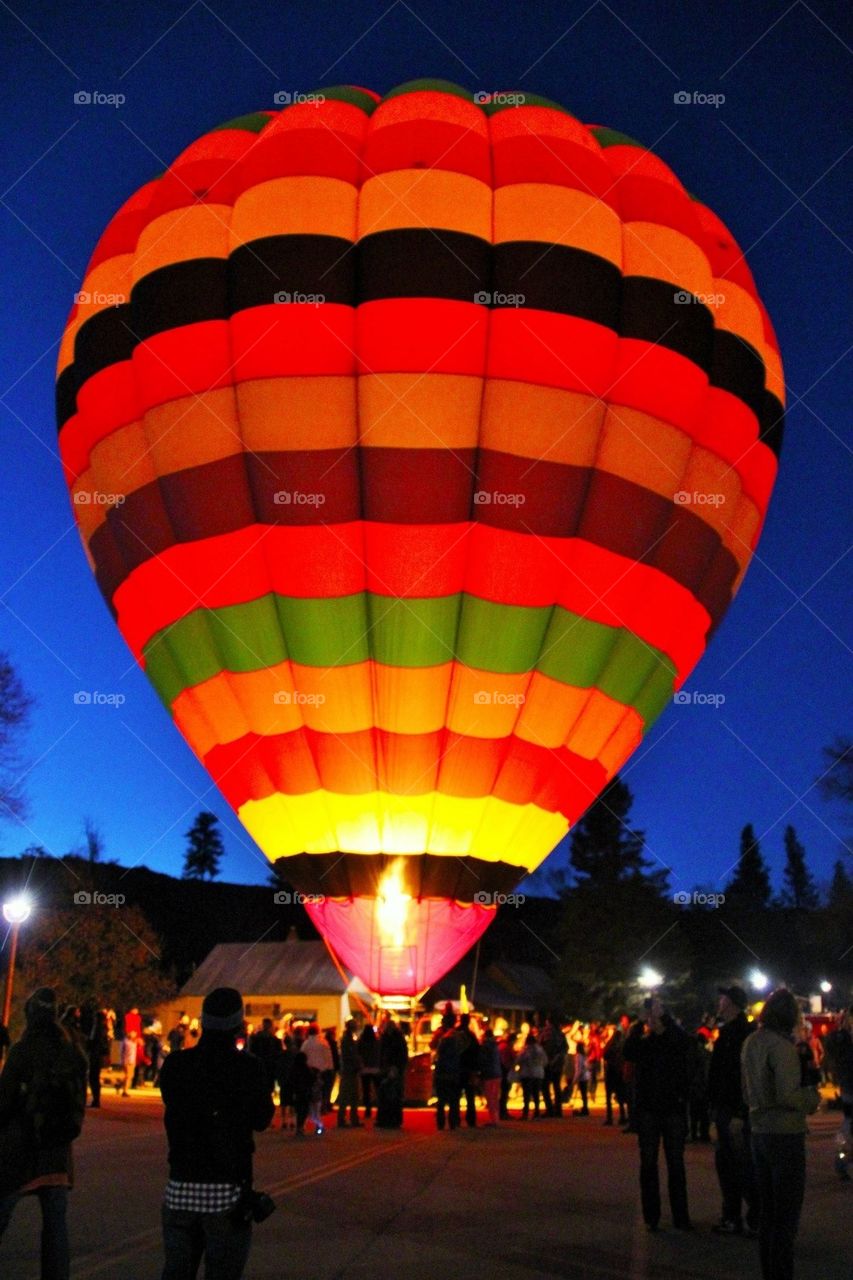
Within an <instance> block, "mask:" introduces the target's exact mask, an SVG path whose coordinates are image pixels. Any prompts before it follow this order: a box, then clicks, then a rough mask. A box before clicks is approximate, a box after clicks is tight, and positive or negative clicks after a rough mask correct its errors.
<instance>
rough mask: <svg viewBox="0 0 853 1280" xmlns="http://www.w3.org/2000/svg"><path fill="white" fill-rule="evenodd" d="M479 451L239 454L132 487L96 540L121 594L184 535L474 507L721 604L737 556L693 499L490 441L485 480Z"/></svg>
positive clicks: (457, 518)
mask: <svg viewBox="0 0 853 1280" xmlns="http://www.w3.org/2000/svg"><path fill="white" fill-rule="evenodd" d="M473 464H474V454H473V451H470V450H463V451H459V452H458V453H453V452H450V451H447V450H439V449H365V450H362V451H360V453H359V451H357V450H355V449H350V450H346V449H339V450H337V449H330V450H318V451H316V452H310V451H306V452H294V453H261V454H236V455H232V456H231V457H228V458H224V459H221V460H220V461H217V462H211V463H206V464H204V465H203V466H199V467H191V468H189V469H188V470H185V471H178V472H175V473H173V474H171V475H167V476H163V477H162V478H161V479H160V480H158V481H157V482H155V483H152V484H150V485H145V486H143V487H142V488H141V489H137V490H136V491H135V492H134V493H131V494H129V495H128V497H127V499H126V501H125V502H124V503H123V504H122V505H120V506H117V507H114V508H112V509H111V510H110V512H109V513H108V515H107V519H106V522H105V523H104V524H103V525H102V526H101V527H100V528H99V529H98V530H97V532H96V533H95V534H94V535H93V537H92V540H91V543H90V551H91V553H92V555H93V557H94V559H95V563H96V566H97V570H98V580H99V582H100V583H101V586H102V590H104V591H105V593H106V594H107V598H108V599H111V598H112V595H113V593H114V592H115V590H116V589H117V588H118V587H119V586H120V585H121V583H122V582H123V581H124V579H125V578H126V577H127V576H128V574H129V573H130V572H131V571H132V570H133V569H134V568H136V567H137V566H138V565H140V564H142V563H144V561H146V560H147V559H149V558H150V557H152V556H156V555H159V554H161V553H162V552H164V551H166V550H167V549H168V548H169V547H171V546H172V545H173V544H175V543H176V542H191V541H195V540H196V539H201V538H212V537H216V536H218V535H221V534H227V533H233V532H235V531H236V530H238V529H241V528H243V527H245V526H246V525H250V524H254V523H261V524H269V525H300V526H305V525H308V526H311V525H315V526H319V525H323V524H339V523H347V522H349V521H355V520H358V519H367V520H371V521H376V522H379V523H389V524H448V523H456V522H460V523H461V522H464V521H467V520H469V519H472V518H475V519H477V520H478V521H479V522H480V523H482V524H487V525H492V526H494V527H497V528H501V529H508V530H512V531H513V532H516V533H522V534H528V535H538V536H539V537H548V538H551V537H572V536H578V537H582V538H585V539H587V540H588V541H590V542H593V543H595V544H596V545H597V546H600V547H603V548H605V549H606V550H608V551H613V552H616V553H617V554H619V555H623V556H626V557H627V558H628V559H630V560H638V561H642V562H644V563H646V564H650V565H653V566H655V567H656V568H659V569H661V571H662V572H664V573H666V574H668V575H669V576H670V577H671V578H673V579H674V580H675V581H676V582H679V583H680V584H681V585H682V586H684V587H686V588H687V589H688V590H689V591H691V592H692V593H693V594H694V596H695V597H696V598H697V599H698V600H699V601H700V603H702V604H703V605H705V607H706V608H707V609H708V611H709V613H710V614H711V616H712V617H713V618H715V619H716V618H718V617H719V616H720V615H721V613H722V612H724V611H725V608H726V607H727V605H728V603H729V601H730V599H731V592H732V586H733V583H734V581H735V578H736V577H737V574H738V572H739V566H738V563H737V561H736V559H735V557H734V556H733V555H732V554H731V552H730V551H728V550H727V549H726V548H725V547H724V546H723V544H722V541H721V538H720V535H719V533H718V532H717V531H716V530H715V529H713V528H712V527H711V526H710V525H708V524H706V522H705V521H704V520H703V519H702V518H701V516H700V515H698V514H696V513H694V512H693V511H692V510H690V509H688V508H686V507H681V506H676V505H675V504H674V503H672V502H671V501H670V500H669V499H668V498H664V497H662V496H660V495H659V494H656V493H653V492H651V491H650V490H648V489H644V488H643V487H642V486H640V485H637V484H634V483H633V482H631V481H629V480H624V479H622V478H621V477H619V476H615V475H613V474H611V473H610V472H605V471H599V470H597V469H595V468H587V467H576V466H572V465H569V464H566V463H559V462H541V461H531V460H530V459H529V458H519V457H517V456H516V455H514V454H506V453H498V452H495V451H493V450H489V449H484V450H482V451H481V452H480V455H479V478H478V479H477V480H476V481H475V480H474V477H473V476H472V474H471V469H473ZM359 467H360V468H361V472H362V474H361V476H360V475H359ZM360 485H361V488H362V489H363V491H364V493H365V499H364V502H363V504H362V502H361V500H360ZM484 499H487V500H484ZM711 566H713V575H712V576H710V577H709V576H708V573H709V569H710V568H711Z"/></svg>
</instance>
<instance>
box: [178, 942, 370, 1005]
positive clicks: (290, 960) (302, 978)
mask: <svg viewBox="0 0 853 1280" xmlns="http://www.w3.org/2000/svg"><path fill="white" fill-rule="evenodd" d="M356 985H359V986H360V984H356ZM214 987H236V988H237V989H238V991H240V992H242V993H243V994H244V995H247V996H280V995H297V994H298V995H306V996H341V995H343V994H344V992H346V991H349V990H351V989H352V987H353V982H352V980H348V981H347V980H345V979H344V978H342V977H341V975H340V973H339V972H338V970H337V968H336V967H335V965H334V964H333V962H332V959H331V957H330V955H329V953H328V951H327V950H326V946H325V943H323V942H317V941H311V942H303V941H301V940H300V939H299V938H288V939H287V941H286V942H256V943H251V942H220V943H219V945H218V946H215V947H214V948H213V950H212V951H211V952H210V953H209V955H207V956H206V957H205V959H204V960H202V962H201V964H200V965H199V966H198V968H197V969H196V970H195V972H194V973H193V974H192V976H191V977H190V978H189V979H188V981H187V982H185V983H184V985H183V987H182V988H181V995H184V996H204V995H207V993H208V991H212V990H213V989H214Z"/></svg>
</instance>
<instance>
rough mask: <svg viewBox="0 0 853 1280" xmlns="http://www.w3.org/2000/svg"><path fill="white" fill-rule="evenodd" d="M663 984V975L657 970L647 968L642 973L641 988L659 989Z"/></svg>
mask: <svg viewBox="0 0 853 1280" xmlns="http://www.w3.org/2000/svg"><path fill="white" fill-rule="evenodd" d="M662 982H663V974H662V973H658V971H657V969H651V968H646V969H642V970H641V971H640V986H641V987H647V988H652V987H659V986H660V985H661V983H662Z"/></svg>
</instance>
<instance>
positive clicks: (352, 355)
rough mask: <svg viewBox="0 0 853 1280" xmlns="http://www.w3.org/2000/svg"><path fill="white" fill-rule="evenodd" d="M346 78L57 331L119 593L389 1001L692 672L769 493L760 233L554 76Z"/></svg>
mask: <svg viewBox="0 0 853 1280" xmlns="http://www.w3.org/2000/svg"><path fill="white" fill-rule="evenodd" d="M481 99H482V95H477V97H476V100H475V99H474V98H473V97H472V95H471V94H470V93H468V92H467V91H465V90H463V89H461V88H459V87H458V86H455V85H449V84H446V83H443V82H435V81H419V82H416V83H414V84H410V85H403V86H401V87H400V88H398V89H395V90H393V91H392V92H391V93H389V94H387V95H386V96H385V97H384V98H383V99H381V100H380V99H379V98H378V97H377V96H376V95H375V94H373V93H371V92H369V91H367V90H364V89H359V88H354V87H343V88H337V89H331V90H324V91H323V93H322V94H320V95H316V96H314V97H311V96H310V95H309V96H308V98H307V99H306V100H301V101H299V102H295V103H292V104H291V105H287V106H285V107H284V108H283V109H282V110H280V111H262V112H259V113H257V114H254V115H250V116H246V117H243V118H242V119H239V120H235V121H231V122H229V123H228V124H226V125H223V126H222V127H221V128H219V129H217V130H214V131H213V132H212V133H209V134H207V135H205V136H204V137H202V138H200V139H199V140H198V141H196V142H194V143H193V144H192V145H191V146H189V147H188V148H187V149H186V150H185V151H184V152H183V153H182V154H181V155H180V156H179V157H178V158H177V160H176V161H175V162H174V164H173V165H171V166H170V168H169V169H168V170H167V171H166V172H165V173H164V174H162V175H161V176H160V177H158V178H156V179H155V180H153V181H152V182H149V183H147V184H146V185H145V186H143V187H142V188H141V189H140V190H139V191H138V192H137V193H136V194H135V195H134V196H133V197H132V198H131V199H130V200H128V201H127V203H126V204H125V205H124V206H123V207H122V208H121V209H120V210H119V211H118V213H117V214H116V215H115V217H114V218H113V219H112V221H111V222H110V224H109V226H108V227H107V229H106V231H105V232H104V234H103V236H102V238H101V240H100V242H99V244H98V246H97V249H96V251H95V254H94V256H93V258H92V261H91V263H90V265H89V268H88V271H87V273H86V276H85V279H84V281H83V288H82V291H81V293H80V294H79V295H78V296H77V301H76V303H75V306H74V308H73V310H72V312H71V315H70V317H69V321H68V325H67V328H66V331H65V335H64V339H63V342H62V347H61V353H60V360H59V370H58V384H57V403H58V413H59V422H60V448H61V453H62V458H63V463H64V466H65V471H66V476H67V479H68V484H69V487H70V490H71V493H72V497H73V501H74V509H75V513H76V515H77V519H78V522H79V525H80V530H81V533H82V536H83V540H84V543H85V546H86V549H87V554H88V556H89V559H90V562H91V564H92V567H93V570H94V572H95V574H96V576H97V579H98V582H99V584H100V587H101V590H102V591H103V593H104V596H105V598H106V600H107V602H108V604H109V606H110V608H111V610H112V612H113V614H114V616H115V618H116V621H117V623H118V625H119V627H120V628H121V631H122V633H123V635H124V636H125V638H126V640H127V642H128V644H129V646H130V648H131V649H132V651H133V653H134V654H135V655H136V657H137V658H138V660H139V662H140V663H141V664H142V665H143V667H144V668H145V670H146V672H147V674H148V676H149V678H150V679H151V680H152V682H153V684H154V685H155V687H156V689H157V690H158V692H159V694H160V696H161V698H162V700H163V702H164V703H165V705H166V707H167V708H168V709H169V711H170V713H171V715H172V717H173V719H174V721H175V723H176V725H177V726H178V728H179V729H180V731H181V732H182V733H183V735H184V736H185V738H186V739H187V741H188V742H189V744H190V746H191V747H192V748H193V750H194V751H195V752H196V754H197V755H198V757H199V758H200V759H201V760H202V761H203V763H204V764H205V765H206V767H207V769H208V770H209V772H210V774H211V777H212V778H213V779H214V781H215V782H216V783H217V785H218V786H219V787H220V789H221V791H222V792H223V794H224V795H225V796H226V797H227V799H228V800H229V801H230V803H231V804H232V805H233V806H234V808H235V810H236V811H237V813H238V814H239V816H240V818H241V820H242V821H243V823H244V824H245V826H246V828H247V830H248V831H249V832H250V834H251V835H252V836H253V837H254V839H255V840H256V841H257V843H258V844H259V845H260V847H261V848H262V849H263V850H264V852H265V853H266V854H267V856H268V857H269V858H270V859H271V860H272V861H273V862H279V860H281V861H280V862H279V866H280V868H281V870H282V871H283V873H284V875H285V876H286V878H287V879H288V880H289V881H290V882H291V883H292V884H293V885H294V886H296V888H297V890H298V891H299V893H300V894H301V895H302V896H303V897H304V898H305V900H306V906H307V909H308V911H309V912H310V914H311V915H312V917H313V919H314V920H315V922H316V923H317V924H318V926H319V927H320V929H321V931H322V932H323V934H324V936H326V937H327V939H329V940H330V942H331V943H332V945H333V946H334V948H335V950H336V951H337V952H338V953H339V955H340V956H341V958H342V959H343V960H344V961H345V962H346V963H347V964H348V965H349V966H350V967H351V968H352V969H353V970H354V971H355V972H357V973H358V974H359V975H360V976H361V977H362V978H363V979H364V980H365V981H366V982H367V983H368V984H369V985H370V986H371V987H372V988H373V989H374V990H377V991H379V992H384V993H393V994H417V993H419V992H421V991H423V990H424V989H425V987H426V986H428V985H429V984H430V983H431V982H433V981H435V980H436V979H437V978H438V977H440V976H441V974H442V973H443V972H445V971H446V970H447V969H448V968H449V967H450V966H451V965H452V964H453V963H454V962H455V961H456V960H457V959H458V958H459V956H460V955H461V954H463V953H464V951H465V950H467V948H468V947H469V946H470V945H471V944H472V942H473V941H474V940H475V939H476V938H477V937H478V936H479V935H480V934H481V933H482V931H483V929H484V928H485V927H486V926H487V925H488V923H489V922H490V921H491V920H492V919H493V917H494V913H495V910H496V906H497V904H498V903H499V902H500V900H501V897H502V895H506V894H507V893H510V892H511V891H512V889H513V888H514V886H515V885H516V884H517V883H518V882H519V880H520V879H521V878H522V877H523V876H524V875H525V874H527V873H528V872H530V871H532V870H533V869H534V868H535V867H536V866H537V865H538V864H539V863H540V862H541V861H542V859H543V858H544V857H546V855H547V854H548V853H549V851H550V850H551V849H552V848H553V847H554V845H555V844H557V843H558V841H559V840H560V839H561V837H562V836H563V835H564V834H565V833H566V831H567V829H568V827H569V825H570V824H571V823H572V822H573V821H575V820H576V819H577V818H578V817H579V816H580V814H581V813H582V812H583V811H584V810H585V809H586V808H587V806H588V805H589V804H590V803H591V801H592V800H593V799H594V798H595V796H596V795H598V793H599V792H600V791H601V789H602V788H603V787H604V785H605V784H606V783H607V781H608V780H609V779H610V778H611V777H612V776H613V775H614V773H615V772H616V771H617V770H618V769H619V768H620V766H621V765H622V764H623V763H624V761H625V760H626V759H627V757H628V756H629V755H630V753H631V752H632V751H633V750H634V748H635V747H636V746H637V745H638V744H639V743H640V742H641V741H642V738H643V735H644V733H645V732H646V731H647V730H648V728H649V726H650V725H651V724H652V723H653V721H654V720H655V718H656V717H657V715H658V714H659V713H660V712H661V710H662V709H663V707H664V706H665V705H666V704H667V703H668V702H669V701H670V700H671V699H672V698H673V695H674V693H675V692H676V691H677V690H679V689H680V687H681V685H682V684H683V682H684V680H685V678H686V677H687V675H688V674H689V672H690V671H691V669H692V668H693V666H694V665H695V663H696V662H697V661H698V659H699V658H700V657H701V655H702V653H703V651H704V649H705V646H706V643H707V641H708V637H709V635H710V633H711V631H712V630H713V628H714V627H715V626H716V625H717V624H718V622H719V621H720V619H721V618H722V616H723V614H724V613H725V611H726V609H727V608H728V605H729V604H730V602H731V600H732V597H733V595H734V593H735V591H736V589H737V587H738V585H739V583H740V580H741V578H742V576H743V573H744V571H745V569H746V567H747V565H748V563H749V560H750V557H751V555H752V552H753V550H754V547H755V544H756V542H757V539H758V536H759V533H760V530H761V525H762V521H763V518H764V514H765V511H766V507H767V503H768V500H769V496H770V492H771V489H772V486H773V482H774V479H775V475H776V466H777V455H778V450H779V444H780V440H781V418H782V401H783V383H782V371H781V365H780V360H779V353H778V349H777V344H776V340H775V337H774V334H773V330H772V327H771V325H770V322H769V320H768V318H767V316H766V313H765V311H764V308H763V306H762V304H761V301H760V299H759V297H758V294H757V292H756V288H755V285H754V282H753V280H752V277H751V275H750V272H749V270H748V268H747V266H746V263H745V261H744V259H743V256H742V255H741V252H740V250H739V249H738V246H737V245H736V243H735V241H734V240H733V238H732V237H731V235H730V233H729V232H728V231H727V229H726V228H725V226H724V225H723V224H722V222H720V220H719V219H718V218H717V217H716V216H715V215H714V214H713V213H712V212H711V211H710V210H709V209H708V208H706V207H705V206H704V205H703V204H701V203H699V202H698V201H697V200H695V199H693V198H692V197H691V196H690V195H689V194H688V193H687V192H686V191H685V189H684V187H683V186H682V185H681V183H680V182H679V180H678V179H677V178H676V176H675V175H674V174H673V173H672V172H671V170H670V169H669V168H668V167H667V166H666V164H665V163H664V162H663V161H662V160H661V159H660V158H658V157H656V156H654V155H653V154H651V153H650V152H648V151H646V150H645V149H644V148H643V147H641V146H640V145H639V144H638V143H636V142H634V141H632V140H631V139H630V138H628V137H625V136H624V135H622V134H617V133H614V132H612V131H610V130H607V129H603V128H600V127H597V126H586V125H583V124H581V123H580V122H579V121H578V120H576V119H575V118H574V117H573V116H571V115H570V114H569V113H568V112H567V111H566V110H565V109H564V108H562V107H561V106H559V105H557V104H554V103H551V102H548V101H546V100H544V99H539V98H535V97H532V96H531V95H528V94H504V95H495V97H494V98H493V99H488V100H481Z"/></svg>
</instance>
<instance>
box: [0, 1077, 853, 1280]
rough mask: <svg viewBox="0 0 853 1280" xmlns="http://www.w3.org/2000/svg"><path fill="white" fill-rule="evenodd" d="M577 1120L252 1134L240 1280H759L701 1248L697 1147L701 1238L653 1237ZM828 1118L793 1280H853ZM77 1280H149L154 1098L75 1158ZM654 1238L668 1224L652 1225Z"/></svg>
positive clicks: (32, 1237)
mask: <svg viewBox="0 0 853 1280" xmlns="http://www.w3.org/2000/svg"><path fill="white" fill-rule="evenodd" d="M601 1120H602V1116H601V1114H600V1112H594V1113H593V1115H592V1116H591V1117H589V1118H588V1119H584V1118H581V1117H572V1118H570V1119H565V1120H562V1121H560V1120H539V1121H535V1122H534V1121H529V1122H527V1123H526V1124H524V1123H522V1122H521V1121H519V1120H513V1121H510V1122H509V1123H508V1124H505V1125H504V1126H502V1127H501V1128H500V1129H497V1130H494V1129H485V1128H478V1129H476V1130H467V1129H464V1128H463V1129H461V1130H458V1131H457V1132H455V1133H450V1132H444V1133H436V1132H435V1129H434V1123H433V1119H432V1115H431V1113H423V1112H421V1113H417V1112H407V1113H406V1128H405V1129H404V1131H403V1132H388V1131H382V1130H376V1131H372V1130H370V1129H366V1130H365V1129H363V1130H344V1131H338V1130H335V1129H329V1130H327V1131H326V1133H325V1134H324V1135H323V1136H322V1137H320V1138H316V1137H309V1138H305V1139H303V1140H302V1141H298V1140H297V1139H295V1138H294V1137H293V1135H292V1134H283V1133H281V1132H280V1131H278V1130H273V1131H272V1132H269V1133H265V1134H261V1135H260V1136H259V1140H258V1155H257V1158H256V1179H255V1182H256V1186H258V1187H259V1188H262V1189H264V1190H267V1191H269V1192H270V1193H272V1194H273V1196H274V1198H275V1199H276V1201H277V1202H278V1205H279V1208H278V1211H277V1212H276V1213H275V1214H274V1215H273V1216H272V1217H271V1218H269V1219H268V1220H267V1221H266V1222H265V1223H263V1224H261V1225H260V1226H258V1227H256V1228H255V1237H254V1243H253V1248H252V1256H251V1259H250V1262H249V1266H248V1268H247V1271H246V1278H247V1280H284V1278H285V1277H287V1278H288V1280H290V1278H292V1280H344V1278H346V1280H398V1278H399V1280H435V1278H436V1276H442V1277H448V1278H449V1280H456V1278H457V1277H464V1278H465V1280H481V1278H482V1280H534V1277H550V1276H553V1277H561V1278H562V1280H675V1278H676V1277H679V1278H680V1277H690V1278H693V1277H695V1278H696V1280H711V1278H712V1277H713V1280H720V1276H721V1275H722V1276H727V1277H732V1278H733V1280H752V1278H753V1277H754V1278H755V1280H758V1277H759V1274H760V1272H759V1268H758V1257H757V1245H756V1242H755V1241H752V1240H746V1239H737V1238H723V1239H720V1238H718V1237H716V1236H714V1235H712V1234H711V1232H710V1226H711V1223H712V1222H713V1221H715V1219H716V1218H717V1216H718V1214H719V1195H718V1191H717V1185H716V1179H715V1176H714V1168H713V1152H712V1149H711V1148H710V1147H709V1146H705V1145H701V1144H700V1145H691V1146H689V1147H688V1149H687V1166H688V1183H689V1190H690V1208H691V1214H692V1216H693V1219H694V1221H695V1223H696V1224H697V1230H696V1231H695V1232H694V1233H692V1234H691V1235H685V1234H683V1233H681V1232H676V1231H673V1230H663V1231H661V1232H660V1233H659V1234H658V1235H656V1236H649V1235H647V1233H646V1232H645V1230H644V1229H643V1224H642V1220H641V1218H640V1214H639V1207H638V1187H637V1149H636V1140H635V1139H634V1138H632V1137H630V1136H628V1135H624V1134H622V1133H621V1131H620V1130H619V1129H618V1128H613V1129H607V1128H604V1127H603V1126H602V1124H601ZM838 1121H839V1118H838V1114H837V1113H828V1114H827V1113H821V1114H819V1115H818V1116H817V1117H815V1118H814V1119H813V1120H812V1121H811V1126H812V1132H811V1135H810V1137H809V1140H808V1153H809V1155H808V1159H809V1171H808V1187H807V1192H806V1204H805V1210H804V1213H803V1222H802V1226H801V1231H800V1239H799V1256H800V1258H801V1264H800V1274H801V1275H802V1276H803V1278H804V1280H806V1278H807V1280H853V1245H851V1236H850V1232H849V1226H850V1221H851V1216H850V1215H851V1205H853V1184H847V1185H843V1184H842V1183H840V1182H839V1181H838V1180H837V1178H836V1177H835V1175H834V1173H833V1170H832V1157H833V1152H834V1145H833V1139H834V1134H835V1131H836V1130H837V1127H838ZM75 1151H76V1161H77V1185H76V1188H75V1190H74V1192H73V1194H72V1197H71V1209H70V1222H71V1235H72V1247H73V1251H74V1262H73V1264H72V1277H73V1280H157V1278H158V1277H159V1275H160V1267H161V1265H162V1255H161V1249H160V1236H159V1227H158V1223H159V1205H160V1200H161V1198H162V1193H163V1185H164V1179H165V1162H164V1155H165V1142H164V1136H163V1130H162V1123H161V1109H160V1105H159V1101H158V1099H157V1098H156V1097H155V1096H153V1094H151V1093H149V1094H148V1096H146V1097H144V1098H138V1099H132V1100H130V1101H124V1100H122V1099H119V1098H116V1097H114V1096H112V1095H105V1105H104V1108H103V1109H102V1110H101V1112H100V1113H98V1112H91V1111H90V1112H89V1113H88V1117H87V1122H86V1126H85V1129H84V1133H83V1136H82V1137H81V1139H80V1140H79V1142H78V1143H77V1144H76V1147H75ZM667 1225H668V1219H667V1214H666V1210H665V1211H664V1218H663V1223H662V1226H664V1227H666V1226H667ZM0 1276H2V1277H3V1280H37V1277H38V1206H37V1204H36V1203H35V1202H34V1201H33V1200H32V1199H31V1198H30V1199H27V1200H24V1201H23V1202H22V1203H21V1204H19V1206H18V1208H17V1210H16V1213H15V1217H14V1219H13V1222H12V1224H11V1226H10V1227H9V1230H8V1232H7V1235H6V1237H5V1239H4V1240H3V1242H2V1244H0Z"/></svg>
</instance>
